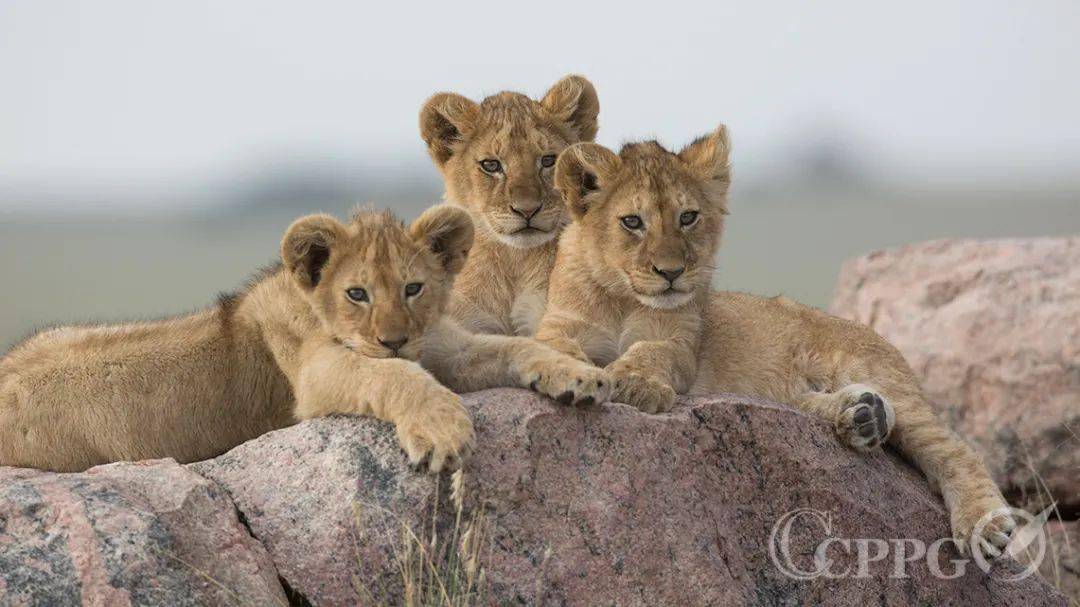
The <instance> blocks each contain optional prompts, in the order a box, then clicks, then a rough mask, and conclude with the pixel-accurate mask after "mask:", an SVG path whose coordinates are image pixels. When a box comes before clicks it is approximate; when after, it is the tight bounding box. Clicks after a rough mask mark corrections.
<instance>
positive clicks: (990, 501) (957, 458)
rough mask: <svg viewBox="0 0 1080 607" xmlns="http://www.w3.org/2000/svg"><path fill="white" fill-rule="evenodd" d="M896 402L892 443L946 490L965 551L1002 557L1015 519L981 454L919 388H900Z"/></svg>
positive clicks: (952, 519)
mask: <svg viewBox="0 0 1080 607" xmlns="http://www.w3.org/2000/svg"><path fill="white" fill-rule="evenodd" d="M892 402H893V404H894V406H895V407H896V426H895V428H894V429H893V434H892V436H891V437H890V439H889V444H891V445H893V446H894V447H896V448H897V449H898V450H899V451H900V452H901V453H902V454H904V456H905V457H907V458H908V459H909V460H910V461H911V462H913V463H914V464H915V465H916V466H918V467H919V468H920V469H921V470H922V471H923V474H925V475H926V477H927V479H929V481H930V485H931V487H933V488H936V489H938V490H939V491H940V492H941V496H942V498H943V499H944V501H945V505H946V506H947V507H948V509H949V519H950V523H951V525H952V530H953V537H954V538H955V539H956V541H957V546H958V547H959V549H960V551H961V552H967V551H968V550H969V549H974V550H978V551H980V552H981V553H982V554H984V555H985V556H987V557H990V558H994V557H997V556H1000V555H1001V554H1002V552H1003V551H1004V549H1005V547H1006V546H1007V545H1008V543H1009V540H1010V539H1011V536H1012V533H1013V531H1014V530H1015V529H1016V522H1015V521H1014V520H1013V519H1012V517H1011V516H1010V515H1009V513H1008V511H1007V508H1008V504H1007V503H1006V502H1005V499H1004V497H1002V495H1001V491H1000V490H999V489H998V486H997V483H995V482H994V480H993V478H991V476H990V472H989V470H987V469H986V465H985V464H984V463H983V461H982V458H980V457H979V455H978V454H977V453H975V450H974V449H972V448H971V446H970V445H968V444H967V443H966V442H964V440H963V439H961V438H960V437H959V436H957V435H956V433H955V432H953V431H952V430H951V429H950V428H948V427H947V426H945V424H943V423H942V422H941V420H940V419H939V418H938V416H937V415H936V414H935V413H934V411H933V410H932V409H931V407H930V404H929V403H928V402H926V400H925V399H924V398H923V397H922V395H921V392H920V391H918V388H917V387H914V386H912V387H911V388H910V389H909V390H904V389H901V390H899V391H898V393H897V395H896V396H894V397H893V399H892Z"/></svg>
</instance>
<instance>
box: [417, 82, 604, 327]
mask: <svg viewBox="0 0 1080 607" xmlns="http://www.w3.org/2000/svg"><path fill="white" fill-rule="evenodd" d="M599 112H600V101H599V99H598V98H597V96H596V90H595V89H594V88H593V85H592V84H590V83H589V81H588V80H586V79H585V78H583V77H581V76H567V77H565V78H563V79H562V80H560V81H558V82H556V83H555V84H554V85H553V86H552V87H551V89H549V90H548V92H547V93H546V94H545V95H544V96H543V97H541V98H540V99H539V100H533V99H530V98H529V97H526V96H525V95H522V94H520V93H513V92H509V91H504V92H502V93H498V94H495V95H491V96H489V97H488V98H486V99H484V100H483V101H481V102H480V103H477V102H475V101H472V100H470V99H466V98H465V97H462V96H461V95H457V94H454V93H438V94H436V95H434V96H432V97H431V98H430V99H429V100H428V101H427V102H426V103H425V104H424V107H423V109H422V110H421V111H420V135H421V137H422V138H423V139H424V142H425V143H426V144H427V147H428V152H429V153H430V154H431V159H432V161H434V163H435V165H436V166H437V167H438V168H439V171H440V172H441V173H442V175H443V180H444V182H445V184H446V199H447V200H448V201H450V202H452V203H454V204H458V205H461V206H462V207H463V208H466V209H468V210H469V212H470V213H472V215H473V218H474V219H475V220H476V227H477V236H476V246H475V247H474V248H473V251H472V253H471V254H470V255H469V262H468V263H467V264H465V269H464V270H462V272H461V276H459V277H458V279H457V282H456V283H455V284H454V295H453V297H452V299H451V302H450V307H449V313H450V315H451V316H453V317H454V318H455V319H456V320H458V321H459V322H460V323H461V324H462V325H464V326H465V327H466V328H468V329H470V330H472V331H477V332H481V333H496V334H502V335H526V336H531V335H532V334H533V333H534V332H535V331H536V326H537V324H538V323H539V322H540V316H541V314H543V311H544V299H545V297H546V294H547V285H548V275H549V274H550V273H551V267H552V265H553V264H554V263H555V249H556V239H557V238H558V236H559V234H560V233H561V232H562V229H563V227H564V226H565V225H566V224H567V222H568V218H567V217H566V209H565V207H564V206H563V204H562V199H561V198H560V197H559V194H558V192H556V191H555V186H554V180H553V177H554V174H555V159H556V158H557V157H558V155H559V153H560V152H562V151H563V150H564V149H565V148H566V146H568V145H570V144H572V143H575V142H578V141H592V140H593V137H595V136H596V128H597V124H596V117H597V115H598V113H599Z"/></svg>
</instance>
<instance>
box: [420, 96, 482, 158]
mask: <svg viewBox="0 0 1080 607" xmlns="http://www.w3.org/2000/svg"><path fill="white" fill-rule="evenodd" d="M479 115H480V106H479V105H477V104H476V102H474V101H472V100H470V99H466V98H465V97H462V96H461V95H457V94H454V93H436V94H435V95H433V96H432V97H431V98H430V99H428V100H427V103H425V104H424V107H423V108H422V109H421V110H420V137H422V138H423V139H424V143H426V144H427V146H428V153H429V154H431V158H432V159H433V160H434V161H435V163H436V164H438V165H439V166H442V165H444V164H446V161H447V160H450V157H451V156H453V155H454V148H455V147H456V146H457V145H458V144H460V143H461V142H463V141H466V140H468V139H469V137H472V135H473V132H474V131H475V130H476V120H477V117H478V116H479Z"/></svg>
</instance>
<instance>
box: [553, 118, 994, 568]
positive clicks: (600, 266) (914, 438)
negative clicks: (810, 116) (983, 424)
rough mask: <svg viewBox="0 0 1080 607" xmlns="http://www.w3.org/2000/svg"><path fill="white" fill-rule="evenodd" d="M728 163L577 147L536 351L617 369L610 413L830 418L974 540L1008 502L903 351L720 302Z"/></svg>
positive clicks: (800, 317) (568, 158) (708, 143)
mask: <svg viewBox="0 0 1080 607" xmlns="http://www.w3.org/2000/svg"><path fill="white" fill-rule="evenodd" d="M728 150H729V143H728V137H727V134H726V132H725V129H724V128H723V127H720V128H719V129H717V130H716V131H715V132H713V133H712V134H710V135H708V136H706V137H703V138H701V139H698V140H697V141H695V142H693V143H692V144H690V145H689V146H687V147H686V148H685V149H683V150H682V151H681V152H679V153H677V154H675V153H671V152H669V151H667V150H665V149H664V148H662V147H661V146H660V145H659V144H657V143H656V142H645V143H633V144H628V145H626V146H624V147H623V148H622V150H621V151H620V152H619V153H618V154H615V153H613V152H611V151H610V150H608V149H606V148H604V147H601V146H599V145H596V144H591V143H582V144H577V145H574V146H572V147H570V148H569V149H567V151H565V152H564V153H563V154H562V155H561V156H560V157H559V160H558V163H557V165H556V171H555V181H556V186H557V187H558V188H559V190H560V192H561V193H562V194H563V196H564V197H565V200H566V203H567V205H568V207H569V210H570V213H571V215H572V216H573V224H572V225H571V226H569V227H568V228H567V229H566V230H565V232H564V233H563V236H562V238H561V240H560V243H559V253H558V258H557V261H556V264H555V269H554V272H553V274H552V276H551V286H550V290H549V294H548V305H547V311H546V313H545V315H544V317H543V320H542V321H541V325H540V328H539V331H538V333H537V338H538V339H539V340H541V341H543V342H545V343H547V344H549V345H551V346H553V347H555V348H556V349H559V350H561V351H563V352H565V353H567V354H570V355H572V356H576V357H578V358H580V359H581V360H589V361H592V362H594V363H596V364H597V365H600V366H606V369H607V370H608V372H609V374H610V377H611V379H612V380H614V381H615V387H614V391H613V394H612V400H616V401H621V402H626V403H630V404H633V405H636V406H637V407H639V408H641V409H642V410H645V411H648V412H655V411H662V410H664V409H667V408H668V407H669V406H670V405H671V404H672V401H673V400H674V398H675V395H676V393H679V394H709V393H717V392H737V393H742V394H751V395H757V396H762V397H765V398H769V399H772V400H775V401H779V402H787V403H792V404H793V405H795V406H797V407H799V408H801V409H803V410H805V411H808V412H810V413H813V414H815V415H818V416H820V417H823V418H825V419H826V420H828V421H830V422H832V423H833V424H834V425H835V428H836V432H837V434H838V435H839V437H840V439H841V440H842V441H843V442H844V443H846V444H847V445H850V446H851V447H853V448H855V449H858V450H869V449H873V448H875V447H877V446H878V445H881V444H882V443H884V442H885V441H888V442H889V443H890V444H892V445H893V446H894V447H896V448H897V449H899V451H900V452H901V453H903V454H904V455H905V456H907V457H908V458H909V459H910V460H911V461H912V462H914V463H915V464H916V465H917V466H919V468H921V469H922V471H923V472H924V473H925V474H926V476H927V478H928V480H929V481H930V484H931V485H932V486H933V487H934V488H935V489H937V490H939V491H940V492H941V493H942V495H943V496H944V499H945V503H946V505H947V506H948V508H949V511H950V515H951V520H952V528H953V532H954V534H955V537H956V538H957V539H958V540H967V539H968V538H969V537H970V536H971V534H972V531H973V529H974V528H975V527H976V523H977V522H978V521H979V520H980V519H981V518H982V517H983V516H984V515H986V514H988V513H990V512H991V511H994V510H996V509H998V508H1002V507H1004V506H1005V505H1006V504H1005V502H1004V500H1003V499H1002V496H1001V494H1000V492H999V491H998V488H997V486H996V485H995V484H994V482H993V480H991V478H990V476H989V474H988V472H987V470H986V467H985V466H984V465H983V463H982V462H981V461H980V459H979V458H978V456H977V455H976V454H975V453H974V452H973V451H972V449H971V448H970V447H969V446H968V445H967V444H965V443H964V442H963V441H961V440H960V439H959V438H958V437H957V436H956V435H955V434H954V433H953V432H951V431H950V430H949V429H948V428H946V427H945V426H944V425H942V423H941V422H940V421H939V420H938V418H937V417H936V416H935V415H934V413H933V411H932V409H931V408H930V405H929V404H928V403H927V401H926V398H925V397H924V396H923V393H922V390H921V388H920V386H919V382H918V380H917V379H916V377H915V375H914V373H913V372H912V371H911V369H910V368H909V367H908V365H907V363H906V362H905V361H904V359H903V357H902V356H901V355H900V353H899V352H898V351H897V350H896V349H895V348H893V347H892V346H891V345H889V343H888V342H886V341H885V340H884V339H882V338H881V337H879V336H878V335H877V334H876V333H874V332H873V331H872V330H870V329H869V328H867V327H865V326H863V325H859V324H856V323H853V322H848V321H845V320H841V319H839V318H835V317H832V316H829V315H828V314H825V313H824V312H820V311H818V310H815V309H812V308H809V307H807V306H803V305H801V304H798V303H796V302H794V301H791V300H788V299H784V298H774V299H765V298H761V297H755V296H752V295H745V294H741V293H724V292H712V291H711V287H710V285H711V282H712V275H713V265H712V264H713V258H714V256H715V253H716V251H717V248H718V246H719V243H720V233H721V230H722V229H723V225H724V216H725V215H726V213H727V210H726V205H727V192H728V186H729V183H730V173H729V168H728V166H729V165H728ZM1012 529H1013V522H1012V521H1011V520H1010V519H1008V518H1007V517H998V518H995V519H994V520H993V521H992V522H991V524H989V525H986V526H985V527H984V528H983V529H982V531H981V537H980V538H976V539H978V540H981V541H979V542H974V541H973V543H977V544H978V549H981V550H983V551H984V552H986V553H988V554H992V555H996V554H998V553H999V551H1000V550H1001V549H1002V548H1004V546H1005V545H1006V543H1007V542H1008V539H1009V533H1011V531H1012Z"/></svg>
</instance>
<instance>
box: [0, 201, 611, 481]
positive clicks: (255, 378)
mask: <svg viewBox="0 0 1080 607" xmlns="http://www.w3.org/2000/svg"><path fill="white" fill-rule="evenodd" d="M472 242H473V224H472V220H471V219H470V218H469V215H468V213H466V212H465V211H463V210H461V209H457V208H454V207H449V206H442V207H434V208H432V209H429V210H428V211H426V212H425V213H424V214H423V215H421V216H420V217H419V218H418V219H417V220H416V221H415V222H413V223H412V225H410V226H409V227H408V228H406V227H405V226H404V225H403V224H402V223H400V222H399V221H397V220H396V219H394V218H393V217H392V216H391V215H390V214H388V213H371V212H361V213H358V214H357V215H356V216H355V217H354V218H353V219H352V220H351V221H350V222H348V223H341V222H339V221H337V220H336V219H334V218H333V217H330V216H327V215H312V216H308V217H304V218H302V219H299V220H297V221H296V222H295V223H293V224H292V226H291V227H289V229H288V231H287V232H286V234H285V237H284V239H283V240H282V243H281V258H282V261H283V262H284V264H283V266H282V267H280V268H277V269H275V270H273V271H269V272H267V273H266V274H265V276H264V277H263V278H261V279H259V280H258V281H257V282H255V283H254V284H252V285H251V286H250V288H249V289H247V290H246V291H245V292H244V293H243V294H241V295H238V296H233V297H224V298H222V300H221V303H220V305H219V306H217V307H216V308H213V309H209V310H206V311H204V312H199V313H196V314H193V315H190V316H184V317H181V318H174V319H169V320H163V321H158V322H148V323H135V324H128V325H119V326H101V327H68V328H61V329H54V330H51V331H47V332H44V333H41V334H39V335H37V336H35V337H33V338H32V339H30V340H28V341H26V342H25V343H23V344H21V345H19V346H17V347H16V348H14V349H13V350H12V351H11V352H10V353H8V354H7V355H6V356H5V357H4V358H3V359H0V465H6V466H20V467H33V468H44V469H49V470H57V471H78V470H83V469H86V468H88V467H90V466H94V465H97V464H102V463H106V462H112V461H117V460H137V459H147V458H159V457H172V458H175V459H176V460H178V461H181V462H190V461H195V460H200V459H205V458H208V457H212V456H215V455H217V454H220V453H222V452H224V451H226V450H228V449H230V448H232V447H234V446H236V445H238V444H240V443H241V442H244V441H246V440H248V439H251V438H254V437H256V436H259V435H261V434H263V433H265V432H267V431H269V430H273V429H276V428H281V427H284V426H288V425H290V424H292V423H294V422H296V421H297V420H303V419H309V418H312V417H318V416H323V415H331V414H335V413H351V414H358V415H371V416H374V417H377V418H379V419H383V420H387V421H390V422H393V423H394V424H395V425H396V427H397V436H398V439H399V441H400V443H401V446H402V448H403V449H404V450H405V452H406V453H407V455H408V457H409V459H410V461H411V462H412V463H413V464H419V463H420V462H421V461H422V460H423V459H425V458H428V459H429V468H430V470H432V471H438V470H440V469H441V468H442V467H443V466H444V465H446V464H455V463H457V461H458V460H459V459H460V458H461V457H463V456H464V455H465V454H466V452H467V451H468V449H469V448H470V446H471V444H472V441H473V427H472V423H471V421H470V419H469V416H468V414H467V413H466V411H465V409H464V408H463V407H462V405H461V402H460V399H459V398H458V396H456V395H455V394H454V393H453V392H451V390H450V389H448V388H446V387H443V385H440V383H439V382H438V381H436V379H435V378H438V379H439V380H441V381H442V382H443V383H444V384H445V385H446V386H448V387H449V388H451V389H454V390H459V391H466V390H478V389H483V388H489V387H496V386H523V387H531V388H533V389H535V390H537V391H539V392H542V393H544V394H548V395H550V396H553V397H556V398H559V399H560V400H562V401H564V402H572V401H603V400H605V399H606V397H607V393H608V390H609V386H610V383H609V382H605V380H604V374H603V372H601V371H599V370H597V369H594V368H591V367H590V366H589V365H585V364H583V363H581V362H579V361H576V360H574V359H572V358H570V357H567V356H564V355H562V354H559V353H557V352H555V351H553V350H551V349H549V348H547V347H546V346H543V345H540V344H538V343H536V342H534V341H533V340H531V339H527V338H521V337H499V336H477V335H472V334H470V333H467V332H465V331H464V330H462V329H460V328H459V327H458V326H457V325H455V324H454V323H453V322H452V321H449V320H448V319H446V318H444V317H443V309H444V307H445V305H446V300H447V298H448V295H449V293H450V289H451V287H452V284H453V278H454V275H455V274H456V273H457V272H458V271H459V270H460V269H461V267H462V265H463V264H464V262H465V258H466V256H467V254H468V251H469V249H470V247H471V246H472ZM415 361H420V362H419V364H418V363H417V362H415ZM425 368H426V369H428V370H430V371H431V373H433V374H434V375H435V377H432V375H431V374H429V372H428V371H427V370H425Z"/></svg>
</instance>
